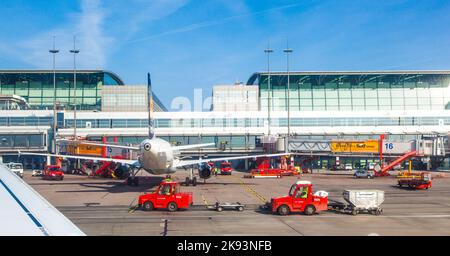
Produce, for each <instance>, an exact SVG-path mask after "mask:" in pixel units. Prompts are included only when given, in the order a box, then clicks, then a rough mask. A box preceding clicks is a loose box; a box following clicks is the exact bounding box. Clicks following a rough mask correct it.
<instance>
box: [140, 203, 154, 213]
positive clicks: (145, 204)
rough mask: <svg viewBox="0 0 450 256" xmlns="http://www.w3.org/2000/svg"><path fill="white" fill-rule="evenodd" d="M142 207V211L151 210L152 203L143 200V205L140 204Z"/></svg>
mask: <svg viewBox="0 0 450 256" xmlns="http://www.w3.org/2000/svg"><path fill="white" fill-rule="evenodd" d="M142 209H144V211H153V203H152V202H150V201H147V202H145V203H144V205H142Z"/></svg>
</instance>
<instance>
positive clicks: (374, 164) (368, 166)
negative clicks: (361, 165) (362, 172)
mask: <svg viewBox="0 0 450 256" xmlns="http://www.w3.org/2000/svg"><path fill="white" fill-rule="evenodd" d="M376 165H377V164H376V163H369V164H368V165H367V166H366V170H374V169H375V166H376Z"/></svg>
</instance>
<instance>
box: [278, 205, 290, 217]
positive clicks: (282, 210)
mask: <svg viewBox="0 0 450 256" xmlns="http://www.w3.org/2000/svg"><path fill="white" fill-rule="evenodd" d="M277 211H278V214H280V215H281V216H285V215H288V214H289V213H290V212H291V210H290V209H289V207H288V206H287V205H285V204H283V205H282V206H280V207H278V210H277Z"/></svg>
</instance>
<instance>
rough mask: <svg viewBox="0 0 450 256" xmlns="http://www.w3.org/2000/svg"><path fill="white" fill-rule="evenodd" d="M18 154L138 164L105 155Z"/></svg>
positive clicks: (133, 161)
mask: <svg viewBox="0 0 450 256" xmlns="http://www.w3.org/2000/svg"><path fill="white" fill-rule="evenodd" d="M19 155H32V156H50V157H61V158H72V159H83V160H93V161H106V162H114V163H121V164H129V165H135V166H136V165H138V163H139V162H138V161H137V160H129V159H115V158H107V157H92V156H74V155H58V154H44V153H30V152H19Z"/></svg>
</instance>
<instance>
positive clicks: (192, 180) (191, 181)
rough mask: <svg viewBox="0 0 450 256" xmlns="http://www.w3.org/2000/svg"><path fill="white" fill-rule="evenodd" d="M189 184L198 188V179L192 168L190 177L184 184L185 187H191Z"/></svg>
mask: <svg viewBox="0 0 450 256" xmlns="http://www.w3.org/2000/svg"><path fill="white" fill-rule="evenodd" d="M189 184H192V186H194V187H195V186H197V177H194V169H193V168H192V167H191V168H190V169H189V177H186V180H185V182H184V185H186V186H189Z"/></svg>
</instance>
